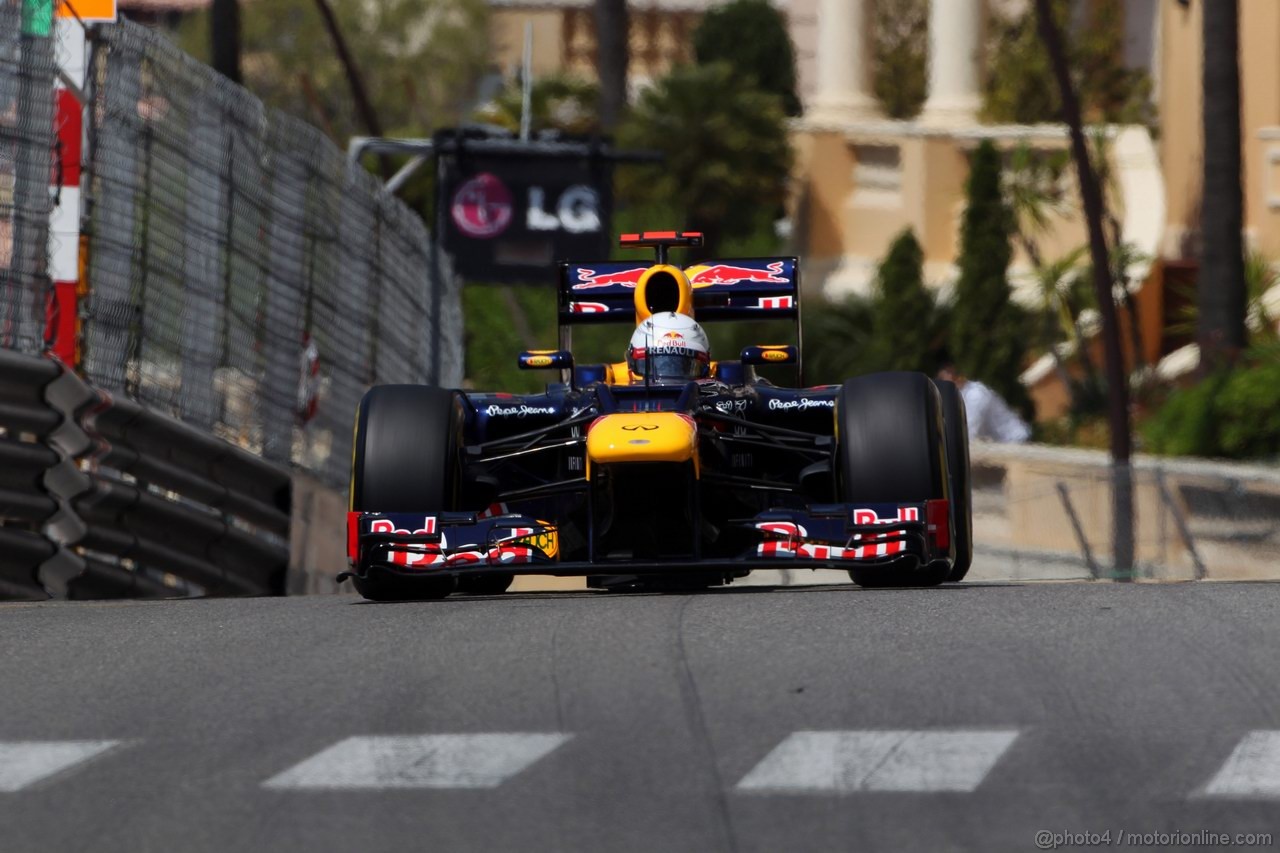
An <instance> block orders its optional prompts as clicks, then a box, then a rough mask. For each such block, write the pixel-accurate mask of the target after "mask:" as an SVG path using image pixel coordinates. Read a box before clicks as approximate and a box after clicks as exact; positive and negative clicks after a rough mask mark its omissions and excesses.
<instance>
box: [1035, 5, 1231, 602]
mask: <svg viewBox="0 0 1280 853" xmlns="http://www.w3.org/2000/svg"><path fill="white" fill-rule="evenodd" d="M1213 2H1214V3H1216V2H1217V0H1213ZM1232 2H1234V0H1232ZM1053 5H1054V4H1053V2H1052V0H1036V22H1037V25H1038V28H1039V31H1040V40H1041V41H1042V42H1044V47H1045V52H1046V53H1047V54H1048V55H1049V64H1050V66H1051V67H1052V68H1053V76H1054V79H1055V80H1056V81H1057V83H1058V92H1059V94H1060V95H1061V96H1062V115H1063V119H1064V120H1065V121H1066V123H1067V128H1068V130H1069V131H1070V133H1071V157H1072V159H1073V160H1075V164H1076V174H1077V176H1078V177H1079V181H1080V200H1081V201H1082V202H1083V203H1084V217H1085V221H1086V223H1087V224H1088V226H1089V254H1090V256H1091V257H1092V259H1093V290H1094V296H1095V298H1096V299H1097V300H1098V311H1099V313H1101V314H1102V343H1103V348H1104V352H1105V353H1106V373H1107V412H1108V421H1109V423H1110V433H1111V435H1110V439H1111V448H1110V449H1111V468H1112V475H1113V479H1112V491H1111V494H1112V511H1113V519H1114V525H1115V526H1114V530H1113V535H1112V542H1113V543H1114V544H1113V552H1114V566H1115V572H1116V576H1117V578H1121V579H1127V578H1129V577H1130V576H1131V572H1132V571H1133V479H1132V476H1131V471H1130V468H1129V459H1130V456H1131V454H1132V449H1133V437H1132V435H1131V432H1130V429H1131V428H1130V418H1129V381H1128V376H1127V375H1126V371H1125V367H1124V353H1123V352H1122V350H1121V349H1120V327H1119V322H1118V319H1117V316H1116V303H1115V298H1114V294H1113V292H1112V291H1113V289H1114V285H1115V279H1114V277H1113V275H1112V273H1113V272H1114V268H1113V267H1112V265H1111V253H1110V250H1109V249H1108V247H1107V235H1106V204H1105V201H1104V199H1103V195H1102V186H1101V184H1100V183H1099V181H1098V174H1097V172H1096V171H1095V170H1094V167H1093V162H1092V159H1091V158H1090V156H1089V142H1088V139H1087V138H1086V137H1085V130H1084V119H1083V118H1082V117H1081V114H1080V98H1079V95H1078V94H1077V93H1076V88H1075V84H1074V83H1073V82H1072V79H1071V67H1070V64H1069V62H1068V59H1067V48H1066V45H1065V44H1064V42H1063V37H1062V31H1061V29H1060V28H1059V26H1058V22H1057V19H1056V18H1055V17H1054V14H1053ZM1207 5H1213V3H1209V4H1207Z"/></svg>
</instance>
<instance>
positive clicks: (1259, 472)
mask: <svg viewBox="0 0 1280 853" xmlns="http://www.w3.org/2000/svg"><path fill="white" fill-rule="evenodd" d="M972 461H973V509H974V545H975V559H974V564H973V572H972V575H973V577H974V578H975V579H988V580H994V579H1001V580H1021V579H1028V580H1030V579H1038V580H1049V579H1072V578H1104V579H1106V578H1117V577H1119V578H1121V579H1123V578H1125V577H1126V576H1128V577H1132V578H1134V579H1137V580H1144V579H1151V580H1202V579H1209V580H1228V579H1230V580H1244V579H1249V580H1259V579H1276V578H1280V470H1277V469H1275V468H1272V467H1268V466H1262V465H1242V464H1233V463H1226V462H1210V461H1207V460H1200V459H1164V458H1159V457H1150V456H1139V457H1137V458H1136V459H1135V461H1134V464H1133V465H1132V467H1131V480H1132V486H1133V506H1134V524H1133V543H1134V558H1135V566H1134V569H1133V571H1132V573H1131V574H1129V575H1126V574H1125V573H1119V574H1118V573H1117V572H1116V571H1115V564H1114V549H1113V537H1114V534H1115V531H1114V522H1113V518H1114V515H1113V507H1112V501H1111V495H1112V483H1113V478H1114V474H1113V471H1112V468H1111V466H1110V463H1109V461H1108V458H1107V455H1106V454H1105V453H1103V452H1101V451H1094V450H1076V449H1066V448H1056V447H1042V446H1014V445H994V444H982V445H974V447H973V448H972Z"/></svg>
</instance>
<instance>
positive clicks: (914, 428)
mask: <svg viewBox="0 0 1280 853" xmlns="http://www.w3.org/2000/svg"><path fill="white" fill-rule="evenodd" d="M836 429H837V441H838V448H837V455H836V479H837V482H838V484H839V490H840V499H841V500H842V501H843V502H844V503H852V504H859V503H868V504H871V503H915V502H920V503H922V502H924V501H927V500H931V499H936V498H943V497H946V495H947V487H946V480H947V473H946V470H947V469H946V451H945V441H944V438H943V429H942V401H941V399H940V396H939V394H938V389H937V387H936V386H935V385H934V384H933V382H932V381H931V380H930V379H929V377H928V376H925V375H924V374H923V373H910V372H905V371H904V372H886V373H872V374H869V375H867V376H859V377H856V378H854V379H849V380H847V381H846V382H845V383H844V386H843V387H842V388H841V389H840V395H839V397H838V398H837V400H836ZM849 575H850V577H852V578H853V581H854V583H856V584H858V585H859V586H864V587H888V586H936V585H937V584H939V583H942V581H943V580H945V579H946V572H945V571H943V570H940V569H939V568H933V567H928V568H925V567H921V568H916V569H914V570H911V569H910V568H908V567H904V568H902V569H899V568H897V567H895V566H884V565H881V566H865V567H861V568H853V569H850V571H849Z"/></svg>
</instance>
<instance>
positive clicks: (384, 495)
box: [351, 385, 462, 601]
mask: <svg viewBox="0 0 1280 853" xmlns="http://www.w3.org/2000/svg"><path fill="white" fill-rule="evenodd" d="M461 437H462V408H461V406H459V405H458V400H457V394H456V393H455V392H454V391H451V390H449V389H448V388H435V387H432V386H430V385H378V386H376V387H374V388H370V389H369V391H368V393H366V394H365V395H364V399H362V400H361V401H360V406H359V408H358V409H357V410H356V433H355V448H354V454H353V456H352V465H351V509H352V510H354V511H357V512H419V511H448V510H452V509H454V508H455V507H456V505H457V493H458V448H459V445H460V444H461ZM355 587H356V591H357V592H359V593H360V594H361V595H362V596H364V597H365V598H367V599H370V600H371V601H411V600H414V599H431V598H444V597H445V596H446V595H448V594H449V593H451V592H453V591H454V590H455V589H456V588H457V581H456V580H455V579H454V578H453V577H452V576H439V577H430V576H426V577H402V576H399V575H392V574H386V573H377V574H375V575H373V576H369V577H366V578H363V579H361V578H356V579H355Z"/></svg>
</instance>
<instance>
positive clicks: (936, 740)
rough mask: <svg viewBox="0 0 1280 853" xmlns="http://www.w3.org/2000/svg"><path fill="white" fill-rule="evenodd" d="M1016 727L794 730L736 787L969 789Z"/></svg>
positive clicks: (983, 775)
mask: <svg viewBox="0 0 1280 853" xmlns="http://www.w3.org/2000/svg"><path fill="white" fill-rule="evenodd" d="M1017 737H1018V732H1017V731H1016V730H1007V729H1002V730H952V731H931V730H924V731H905V730H903V731H875V730H865V731H836V732H793V733H792V734H790V735H789V736H788V737H787V738H786V740H784V741H783V742H782V743H780V744H778V745H777V746H776V747H775V748H774V749H773V751H772V752H770V753H769V754H768V755H766V756H765V757H764V758H763V759H762V760H761V761H760V763H759V764H757V765H756V766H755V767H754V768H753V769H752V770H751V772H750V773H748V774H747V775H746V776H744V777H743V779H742V781H741V782H739V783H738V789H739V790H742V791H775V792H783V793H787V792H829V793H840V794H847V793H852V792H854V791H962V792H969V791H973V790H974V789H975V788H977V787H978V786H979V785H980V784H982V780H983V779H985V778H986V776H987V773H989V772H990V771H991V768H992V767H994V766H995V763H996V762H997V761H999V760H1000V756H1002V755H1004V752H1005V750H1007V749H1008V748H1009V746H1010V744H1012V743H1013V741H1014V740H1015V739H1016V738H1017Z"/></svg>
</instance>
